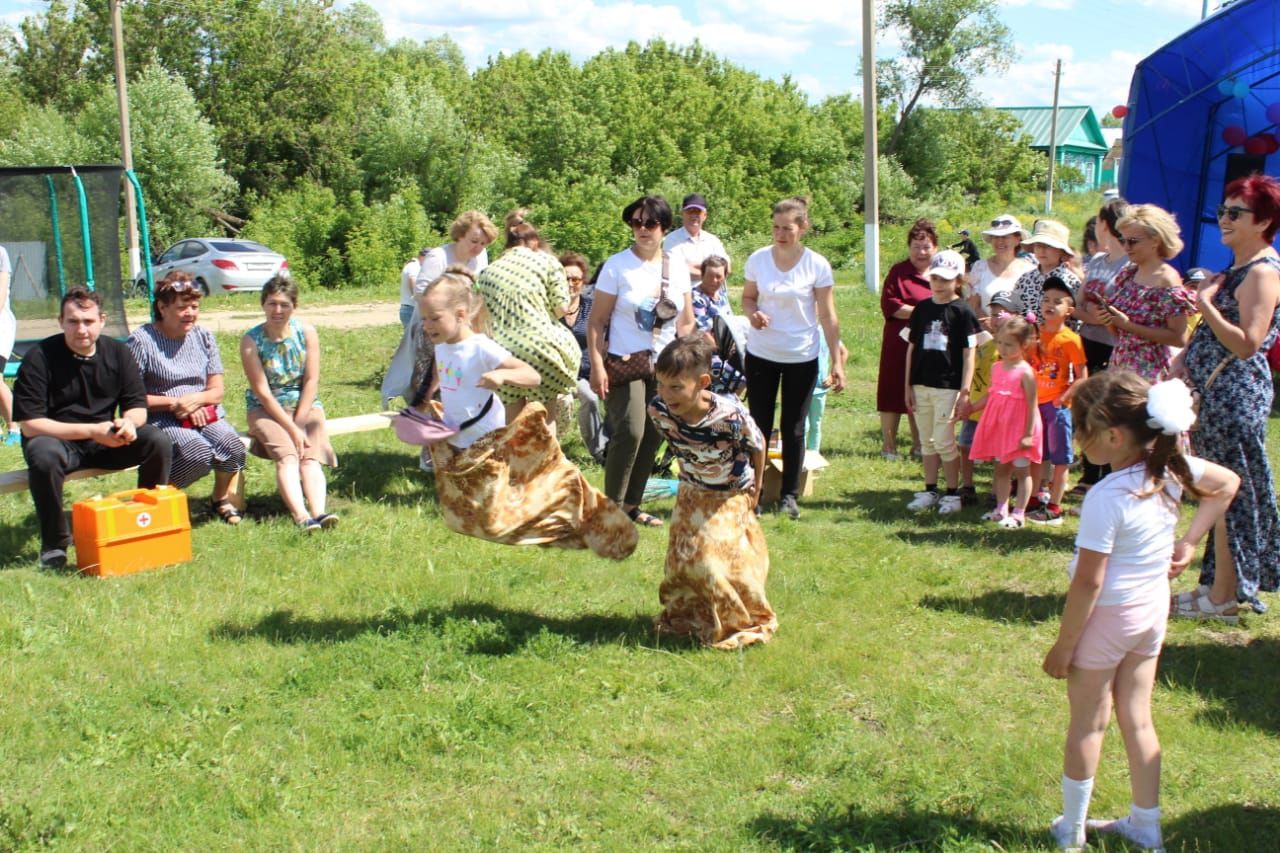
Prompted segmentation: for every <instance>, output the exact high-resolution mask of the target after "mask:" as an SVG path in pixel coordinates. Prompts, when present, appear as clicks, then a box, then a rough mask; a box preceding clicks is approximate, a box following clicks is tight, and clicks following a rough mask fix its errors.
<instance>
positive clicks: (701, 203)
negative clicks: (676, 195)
mask: <svg viewBox="0 0 1280 853" xmlns="http://www.w3.org/2000/svg"><path fill="white" fill-rule="evenodd" d="M691 207H696V208H697V209H698V210H706V209H707V200H706V199H705V198H703V196H702V193H689V194H688V195H687V196H685V197H684V201H682V202H680V209H681V210H688V209H689V208H691Z"/></svg>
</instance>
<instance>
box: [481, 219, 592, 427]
mask: <svg viewBox="0 0 1280 853" xmlns="http://www.w3.org/2000/svg"><path fill="white" fill-rule="evenodd" d="M530 245H534V246H537V245H541V240H540V238H539V236H538V232H537V231H536V230H535V229H534V227H533V226H532V225H529V224H528V223H525V222H519V223H517V224H515V225H513V226H511V227H509V228H508V229H507V248H506V251H505V252H504V253H503V255H502V257H500V258H498V260H496V261H494V262H493V263H491V264H489V265H488V266H487V267H485V268H484V270H483V271H482V272H481V273H480V276H479V278H477V279H476V286H475V289H476V292H477V293H479V294H480V295H481V296H483V297H484V304H485V308H486V309H487V310H488V314H489V336H490V337H491V338H493V339H494V340H495V341H497V342H498V343H499V344H501V345H502V346H503V347H505V348H506V349H507V350H509V351H510V352H511V354H512V355H514V356H515V357H516V358H518V359H520V360H521V361H523V362H525V363H526V364H530V365H532V366H533V369H534V370H536V371H538V375H539V376H540V377H541V378H542V383H541V384H540V385H539V386H538V387H536V388H507V387H505V386H504V387H502V388H499V389H498V391H497V394H498V396H499V397H500V398H501V399H502V402H503V403H505V404H506V408H507V423H511V422H513V421H514V420H515V417H516V415H518V414H520V410H521V409H523V408H524V405H525V403H527V402H530V401H534V402H538V403H542V404H543V405H545V406H546V407H547V422H548V425H549V426H550V427H551V432H552V434H553V435H554V434H555V429H556V422H555V418H556V408H557V406H556V398H557V397H558V396H560V395H561V394H568V393H570V392H572V391H573V389H574V388H576V387H577V377H578V362H579V361H581V359H582V351H581V350H580V349H578V343H577V341H575V340H574V338H573V332H571V331H569V330H568V329H567V328H565V326H564V324H562V323H560V322H559V320H560V318H561V317H563V316H564V315H565V312H566V311H567V310H568V305H569V282H568V280H567V279H565V276H564V267H562V266H560V262H559V261H557V260H556V259H555V257H554V256H553V255H551V254H549V253H547V252H543V251H537V250H535V249H532V248H529V246H530Z"/></svg>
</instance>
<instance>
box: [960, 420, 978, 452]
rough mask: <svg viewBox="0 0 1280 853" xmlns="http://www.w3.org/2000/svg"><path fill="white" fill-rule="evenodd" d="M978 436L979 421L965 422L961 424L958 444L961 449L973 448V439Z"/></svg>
mask: <svg viewBox="0 0 1280 853" xmlns="http://www.w3.org/2000/svg"><path fill="white" fill-rule="evenodd" d="M977 434H978V422H977V421H964V422H963V423H961V424H960V435H959V436H958V437H957V438H956V444H958V445H960V446H961V447H973V438H974V436H976V435H977Z"/></svg>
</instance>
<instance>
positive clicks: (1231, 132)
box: [1222, 124, 1249, 145]
mask: <svg viewBox="0 0 1280 853" xmlns="http://www.w3.org/2000/svg"><path fill="white" fill-rule="evenodd" d="M1248 138H1249V134H1248V133H1247V132H1246V131H1245V129H1244V128H1243V127H1241V126H1240V125H1238V124H1233V125H1231V126H1230V127H1228V128H1226V129H1224V130H1223V131H1222V141H1223V142H1225V143H1227V144H1228V145H1244V143H1245V140H1246V139H1248Z"/></svg>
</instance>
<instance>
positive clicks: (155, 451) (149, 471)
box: [22, 424, 173, 552]
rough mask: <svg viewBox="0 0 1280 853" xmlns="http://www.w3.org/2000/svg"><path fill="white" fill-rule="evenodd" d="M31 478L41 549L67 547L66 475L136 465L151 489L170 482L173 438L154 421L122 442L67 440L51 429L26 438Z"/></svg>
mask: <svg viewBox="0 0 1280 853" xmlns="http://www.w3.org/2000/svg"><path fill="white" fill-rule="evenodd" d="M22 455H23V456H24V457H26V460H27V483H28V488H30V490H31V500H32V502H33V503H34V504H35V505H36V518H37V519H39V521H40V550H41V551H42V552H43V551H51V550H53V549H54V548H62V549H66V547H67V545H69V544H71V531H70V530H69V529H68V528H67V519H66V516H64V515H63V512H62V484H63V483H65V482H66V479H67V475H68V474H70V473H71V472H72V471H79V470H80V469H82V468H115V469H120V468H131V467H133V466H134V465H137V466H138V488H140V489H150V488H154V487H155V486H159V485H161V484H163V483H167V482H169V465H170V463H171V462H172V461H173V443H172V442H170V441H169V437H168V436H167V435H165V434H164V433H163V432H161V431H160V430H159V429H157V428H156V427H154V426H152V425H151V424H146V425H144V426H141V427H138V438H137V439H136V440H135V441H134V442H133V443H132V444H126V445H124V446H123V447H104V446H103V445H101V444H98V443H97V442H96V441H93V440H84V441H63V440H62V439H60V438H54V437H53V436H51V435H40V436H36V437H35V438H27V439H23V442H22Z"/></svg>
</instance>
